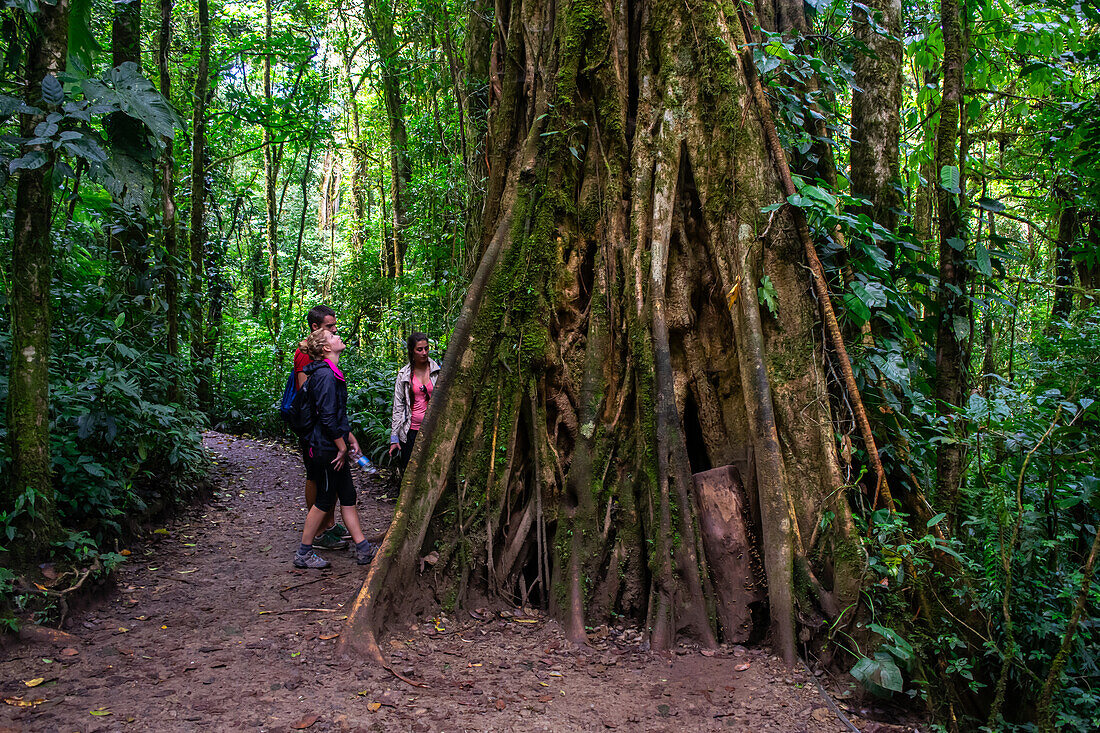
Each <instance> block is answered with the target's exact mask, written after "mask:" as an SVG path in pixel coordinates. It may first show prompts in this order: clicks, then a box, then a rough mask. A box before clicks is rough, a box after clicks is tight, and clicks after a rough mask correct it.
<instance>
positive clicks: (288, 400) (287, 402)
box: [279, 368, 298, 422]
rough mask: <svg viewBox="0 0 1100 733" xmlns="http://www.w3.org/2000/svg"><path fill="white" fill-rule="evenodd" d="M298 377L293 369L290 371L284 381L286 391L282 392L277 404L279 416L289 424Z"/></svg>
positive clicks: (296, 392) (296, 391)
mask: <svg viewBox="0 0 1100 733" xmlns="http://www.w3.org/2000/svg"><path fill="white" fill-rule="evenodd" d="M297 376H298V375H297V374H295V373H294V369H293V368H292V369H291V370H290V376H289V377H287V380H286V389H284V390H283V399H282V400H280V402H279V415H280V416H282V418H283V420H284V421H285V422H290V412H291V407H292V406H293V405H294V397H295V395H297V394H298V380H297V379H295V377H297Z"/></svg>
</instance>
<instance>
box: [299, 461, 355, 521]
mask: <svg viewBox="0 0 1100 733" xmlns="http://www.w3.org/2000/svg"><path fill="white" fill-rule="evenodd" d="M333 458H335V456H331V455H330V456H320V457H315V458H309V459H307V460H306V475H307V476H308V475H309V474H310V473H311V472H312V473H313V474H314V475H316V476H317V479H316V481H317V500H316V502H314V504H313V505H314V506H315V507H317V508H318V509H320V510H321V511H323V512H331V511H332V510H333V509H335V508H336V500H337V499H339V500H340V505H341V506H355V482H354V481H353V480H352V478H351V466H350V465H349V464H348V463H345V464H344V467H343V468H341V469H340V470H339V471H337V470H336V469H335V468H333V467H332V459H333Z"/></svg>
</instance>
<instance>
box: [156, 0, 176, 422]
mask: <svg viewBox="0 0 1100 733" xmlns="http://www.w3.org/2000/svg"><path fill="white" fill-rule="evenodd" d="M159 46H160V48H159V52H158V55H157V62H158V66H159V71H160V93H161V95H162V96H163V97H164V98H165V99H167V100H168V101H169V103H171V101H172V75H171V73H170V71H169V66H168V63H169V61H168V57H169V52H170V51H171V48H172V0H160V41H159ZM164 146H165V147H164V156H163V157H162V159H161V206H162V207H163V210H164V221H163V224H162V226H163V230H164V255H165V260H166V263H165V264H166V266H165V268H164V300H165V301H166V302H167V304H168V307H167V308H166V313H165V320H166V321H167V324H166V325H167V329H168V347H167V351H168V359H169V362H170V363H171V367H170V368H171V369H174V370H177V371H176V373H175V374H174V376H173V377H172V379H171V382H170V386H169V388H168V401H169V402H179V399H180V373H179V371H178V370H179V354H180V344H179V275H180V271H181V263H180V261H179V237H178V232H177V229H176V179H175V167H176V161H175V158H174V156H173V148H172V139H171V138H165V140H164Z"/></svg>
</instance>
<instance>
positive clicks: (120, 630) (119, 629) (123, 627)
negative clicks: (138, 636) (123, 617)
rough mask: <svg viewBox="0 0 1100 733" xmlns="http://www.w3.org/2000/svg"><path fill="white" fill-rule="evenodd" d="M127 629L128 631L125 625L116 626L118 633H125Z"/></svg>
mask: <svg viewBox="0 0 1100 733" xmlns="http://www.w3.org/2000/svg"><path fill="white" fill-rule="evenodd" d="M127 631H129V629H128V628H126V627H125V626H119V627H118V633H120V634H125V633H126V632H127Z"/></svg>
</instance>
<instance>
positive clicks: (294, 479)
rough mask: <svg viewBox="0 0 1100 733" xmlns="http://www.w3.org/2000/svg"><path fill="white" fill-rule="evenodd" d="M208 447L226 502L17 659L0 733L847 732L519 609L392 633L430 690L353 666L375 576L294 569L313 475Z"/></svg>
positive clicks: (694, 667)
mask: <svg viewBox="0 0 1100 733" xmlns="http://www.w3.org/2000/svg"><path fill="white" fill-rule="evenodd" d="M205 443H206V447H207V449H208V450H209V451H210V452H211V453H212V454H213V456H214V458H215V460H216V462H217V463H216V475H215V477H214V479H215V482H216V485H217V486H218V491H217V494H216V496H215V499H214V501H213V502H212V503H211V504H208V505H206V506H203V507H199V508H196V509H195V510H193V511H192V512H190V513H189V514H187V515H185V516H183V517H180V518H179V519H178V520H177V521H176V522H175V523H173V524H171V525H169V526H167V527H165V528H164V529H158V530H157V531H156V532H155V533H153V534H152V535H151V540H150V542H149V543H148V544H146V545H144V546H135V547H133V548H131V551H132V555H131V558H130V562H127V563H126V564H125V566H124V567H122V568H121V569H120V570H119V571H118V573H117V582H116V584H115V585H114V586H113V587H112V588H111V589H110V590H109V591H108V592H106V593H104V594H103V595H102V597H101V598H99V599H97V600H96V601H95V602H93V603H92V604H91V606H90V607H89V608H87V609H85V610H83V611H81V612H79V613H77V614H75V615H74V616H73V617H71V618H70V619H68V622H67V625H66V626H67V632H66V633H64V634H56V635H55V637H56V638H52V639H47V638H38V639H35V640H31V641H26V642H23V643H20V644H18V645H15V646H9V647H8V648H7V649H6V650H5V651H6V657H5V658H4V659H3V660H2V661H0V693H2V694H0V696H2V697H3V698H5V703H6V704H0V732H3V731H9V730H13V731H24V730H26V731H54V730H57V731H66V732H67V731H74V730H76V731H203V732H209V731H237V730H242V731H243V730H248V731H252V730H262V731H290V730H309V731H311V732H319V731H357V730H363V731H391V730H392V731H410V730H411V731H484V730H491V731H512V730H514V731H589V730H592V731H599V730H605V729H619V730H626V731H635V730H645V731H685V730H690V731H710V730H738V731H754V732H755V731H815V732H816V731H844V730H850V729H849V728H847V727H846V726H845V725H843V724H842V723H841V722H840V720H839V719H838V718H837V717H836V716H835V715H834V714H833V712H831V711H830V710H829V708H828V707H826V703H825V701H824V698H823V697H822V696H821V695H820V693H819V692H818V690H817V687H816V685H815V684H814V682H813V681H812V680H811V679H810V678H809V677H808V675H806V674H804V673H802V672H793V673H792V672H787V671H785V670H784V668H783V667H782V665H781V664H780V663H779V661H778V660H777V659H775V658H774V657H772V656H771V655H770V654H768V653H767V652H765V651H762V650H755V649H742V648H740V647H735V648H724V649H720V650H718V651H716V652H714V653H713V654H712V653H711V652H709V651H708V652H706V653H703V652H701V651H699V650H696V649H692V648H689V647H682V648H679V649H677V650H676V652H675V653H673V654H671V655H667V656H666V655H658V654H652V653H649V652H646V651H643V648H642V645H641V634H640V633H638V631H637V630H635V629H630V628H624V629H614V628H612V629H609V628H606V627H601V628H600V629H597V630H596V631H595V632H594V633H593V634H592V646H591V648H587V649H583V650H578V649H576V648H573V647H571V645H569V644H568V643H567V642H566V641H565V639H564V637H563V635H562V633H561V631H560V629H559V628H558V626H557V625H556V624H555V623H554V622H553V621H550V620H548V619H546V618H545V617H544V616H541V615H539V614H537V613H534V612H531V611H528V612H524V611H522V610H518V609H517V610H514V611H504V612H503V615H502V613H501V612H499V611H498V612H488V611H485V612H476V611H475V612H474V613H472V614H471V613H469V612H463V613H461V614H460V615H459V616H458V617H455V616H453V615H452V616H450V617H448V616H443V617H441V618H438V619H421V620H419V623H415V624H411V625H409V626H407V627H405V628H403V629H402V630H400V631H399V632H397V633H395V634H391V636H390V637H388V639H387V640H386V641H385V642H384V651H385V652H386V653H387V654H388V655H389V657H390V660H391V662H392V664H393V666H394V668H395V669H396V670H397V671H398V672H401V673H403V674H406V675H408V676H410V677H413V678H415V679H417V680H421V681H423V682H424V683H426V684H427V685H428V687H427V688H426V689H420V688H413V687H411V686H409V685H406V684H405V683H403V682H401V681H399V680H398V679H396V678H395V677H393V676H392V675H391V674H390V673H389V672H387V671H385V670H381V669H378V668H376V667H374V666H372V665H369V664H366V663H364V662H360V661H355V660H352V661H348V660H344V659H340V658H338V657H337V656H336V654H335V645H336V642H337V636H338V634H339V633H340V632H341V631H342V625H343V620H344V618H345V613H346V611H345V609H346V608H348V606H349V605H350V603H351V601H352V600H353V598H354V596H355V593H356V592H357V591H358V589H359V586H360V584H361V582H362V580H363V578H364V577H365V574H366V568H365V567H360V566H357V565H356V564H355V560H354V558H353V557H352V556H351V555H350V554H348V553H347V552H344V551H334V552H327V553H325V556H326V557H328V558H329V559H330V560H331V562H332V567H331V568H330V569H328V570H324V571H304V570H297V569H295V568H294V567H293V566H292V565H291V562H290V560H291V554H292V552H293V550H294V548H296V547H297V541H298V535H299V533H300V532H301V522H302V520H303V518H304V509H303V508H302V501H301V487H302V483H303V473H302V468H301V462H300V461H299V460H298V458H297V457H296V456H295V455H294V454H293V453H292V452H291V451H290V450H289V449H287V448H285V447H283V446H280V445H273V444H271V443H267V442H264V441H258V440H251V439H246V438H236V437H231V436H226V435H220V434H216V433H208V434H207V435H206V437H205ZM359 488H360V515H361V517H362V520H363V525H364V530H365V531H367V533H368V535H369V534H372V533H381V532H383V531H384V530H385V528H386V527H387V525H388V522H389V517H390V514H391V512H392V504H390V503H388V502H385V501H381V500H379V499H377V498H374V497H373V496H370V493H371V492H370V489H371V488H377V487H368V486H366V485H365V482H363V481H362V480H361V478H360V486H359ZM40 636H45V634H41V635H40ZM38 678H42V681H41V682H40V683H38V684H36V685H35V686H33V687H28V686H27V684H26V682H28V681H30V682H35V681H36V680H37V679H38ZM36 701H40V702H36ZM854 722H855V723H856V726H857V727H858V728H859V729H860V730H864V731H887V730H889V731H901V730H913V728H912V727H908V728H902V727H895V726H885V725H881V724H878V723H870V722H866V721H862V720H859V719H858V718H855V719H854Z"/></svg>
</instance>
